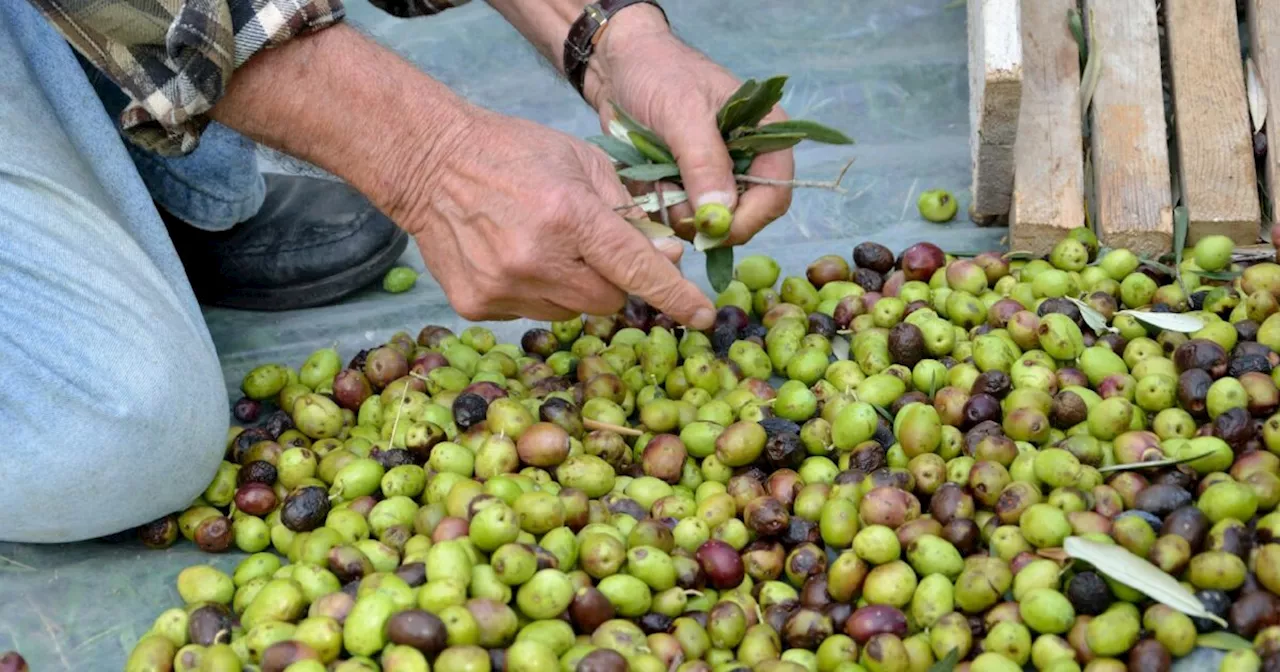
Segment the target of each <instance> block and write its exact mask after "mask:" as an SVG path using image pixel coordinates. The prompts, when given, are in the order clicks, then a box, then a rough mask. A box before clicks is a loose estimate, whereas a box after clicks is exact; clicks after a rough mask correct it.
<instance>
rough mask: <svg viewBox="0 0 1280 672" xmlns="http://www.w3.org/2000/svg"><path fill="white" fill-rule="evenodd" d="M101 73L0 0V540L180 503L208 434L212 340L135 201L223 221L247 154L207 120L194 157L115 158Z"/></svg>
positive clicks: (87, 526) (212, 441) (213, 411)
mask: <svg viewBox="0 0 1280 672" xmlns="http://www.w3.org/2000/svg"><path fill="white" fill-rule="evenodd" d="M106 84H107V83H106V82H105V81H101V82H99V87H98V90H97V91H95V87H94V85H93V83H92V82H91V81H90V78H89V76H87V75H86V72H85V70H84V69H82V67H81V65H80V64H79V63H78V62H77V58H76V56H75V54H74V53H73V51H72V50H71V48H70V47H69V46H68V45H67V44H66V42H64V41H63V40H62V38H61V37H60V36H59V34H58V33H57V32H56V31H55V30H54V28H53V27H52V26H51V25H50V24H48V23H47V22H46V21H45V20H44V18H43V17H42V16H40V15H39V13H38V12H37V11H36V10H35V9H34V8H33V7H32V6H31V5H30V4H29V3H28V2H27V0H0V428H3V432H4V435H3V438H2V439H0V512H3V513H0V541H16V542H36V543H43V542H70V541H80V540H85V539H90V538H94V537H99V536H103V535H107V534H111V533H114V532H117V531H122V530H126V529H128V528H130V527H133V526H136V525H139V524H141V523H144V522H146V521H148V520H151V519H154V518H156V517H159V516H161V515H164V514H166V513H169V512H172V511H175V510H180V509H182V508H183V507H185V506H187V505H188V504H189V503H190V502H191V500H192V499H193V498H195V497H196V496H198V495H199V494H200V493H201V492H202V491H203V489H204V487H205V486H206V485H207V483H208V480H209V478H210V477H211V475H212V474H213V473H214V470H215V469H216V468H217V465H218V463H219V461H220V460H221V457H222V454H223V449H224V446H225V440H226V432H227V427H228V422H229V409H228V399H227V396H226V392H225V389H226V388H225V386H224V383H223V378H222V372H221V368H220V366H219V363H218V356H217V352H216V351H215V348H214V344H213V342H212V340H211V339H210V337H209V332H208V329H207V327H206V325H205V323H204V320H203V317H202V315H201V312H200V308H199V306H198V304H197V302H196V299H195V296H194V294H193V292H192V290H191V286H190V284H189V283H188V281H187V278H186V275H185V274H184V271H183V267H182V264H181V262H180V261H179V259H178V257H177V254H176V253H175V251H174V248H173V244H172V242H171V241H170V239H169V236H168V234H167V232H166V229H165V226H164V224H163V223H162V221H161V219H160V216H159V214H158V212H157V210H156V207H155V205H154V203H153V198H154V199H156V200H158V201H160V202H162V203H164V204H165V205H166V207H167V208H170V209H172V210H173V212H174V214H177V215H179V216H180V217H184V218H187V219H190V220H192V221H193V222H194V223H195V224H196V225H198V226H201V227H202V228H210V229H217V228H226V227H227V226H229V225H230V224H231V223H234V222H235V221H237V220H238V219H242V218H243V216H244V215H246V214H252V212H253V211H254V210H255V209H256V208H257V207H258V205H257V203H260V202H261V184H260V180H261V177H260V176H258V174H257V168H256V165H254V166H253V167H252V169H250V170H245V169H244V166H243V164H241V165H237V164H236V161H237V160H239V161H242V162H243V161H245V160H250V161H251V160H253V158H254V156H253V153H252V148H251V147H247V146H246V145H245V144H244V142H243V141H241V140H239V139H238V137H237V136H235V135H234V134H232V133H230V132H227V131H226V130H225V129H218V128H216V127H215V129H214V131H213V132H212V133H211V135H210V136H208V137H207V138H206V141H205V145H204V146H203V147H202V148H201V149H200V150H199V151H198V152H197V155H196V156H193V157H188V158H184V159H179V160H174V161H167V162H159V161H155V160H154V157H148V156H144V155H141V154H140V153H139V152H136V151H135V152H132V155H131V152H130V148H129V147H127V146H126V145H127V143H126V142H125V141H124V140H123V139H122V138H121V136H120V135H119V132H118V130H117V128H118V127H117V123H116V119H115V118H114V117H113V113H109V112H108V107H110V106H112V105H113V103H112V100H111V99H110V96H109V95H105V96H100V95H99V93H100V92H107V93H110V90H111V87H110V86H109V85H106ZM104 85H105V86H104ZM117 96H118V92H117ZM118 100H119V99H118V98H117V102H116V103H115V104H116V105H118ZM117 109H118V108H117ZM219 138H220V140H219ZM246 175H248V176H251V178H252V176H257V177H256V179H257V180H258V182H256V184H257V186H256V189H257V191H255V186H254V185H255V181H254V179H248V180H245V179H244V177H245V176H246ZM237 179H239V180H240V182H237V181H236V180H237ZM255 199H257V203H255Z"/></svg>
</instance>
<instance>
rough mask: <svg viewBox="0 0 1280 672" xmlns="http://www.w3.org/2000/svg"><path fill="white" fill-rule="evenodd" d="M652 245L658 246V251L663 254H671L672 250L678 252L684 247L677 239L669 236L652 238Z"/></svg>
mask: <svg viewBox="0 0 1280 672" xmlns="http://www.w3.org/2000/svg"><path fill="white" fill-rule="evenodd" d="M653 246H654V247H656V248H658V251H659V252H661V253H663V254H672V253H674V252H679V251H680V250H681V249H682V248H683V247H684V246H683V245H681V244H680V241H679V240H677V239H675V238H670V237H668V238H654V239H653Z"/></svg>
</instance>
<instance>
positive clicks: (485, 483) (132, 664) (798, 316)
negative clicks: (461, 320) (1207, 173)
mask: <svg viewBox="0 0 1280 672" xmlns="http://www.w3.org/2000/svg"><path fill="white" fill-rule="evenodd" d="M1193 252H1194V254H1193V255H1191V256H1189V257H1188V259H1187V260H1186V261H1184V262H1183V263H1182V264H1181V267H1180V268H1179V269H1178V271H1179V272H1178V273H1177V275H1179V276H1180V278H1177V277H1174V276H1173V275H1171V270H1172V269H1170V268H1168V267H1166V266H1162V265H1160V264H1155V263H1151V262H1145V261H1142V260H1140V259H1139V258H1138V257H1137V256H1135V255H1134V254H1133V253H1131V252H1129V251H1127V250H1123V249H1118V250H1100V249H1099V246H1098V243H1097V240H1096V239H1095V238H1094V237H1093V236H1092V234H1091V233H1090V232H1089V231H1088V230H1087V229H1080V230H1077V231H1073V232H1072V233H1071V235H1070V236H1069V237H1067V238H1065V239H1064V240H1063V241H1061V242H1060V243H1059V244H1058V245H1057V246H1056V247H1055V248H1054V249H1053V251H1052V253H1051V254H1050V255H1048V257H1047V258H1045V259H1033V260H1011V259H1010V258H1009V256H1010V255H1001V254H998V253H984V254H981V255H978V256H976V257H974V258H972V259H956V258H953V257H951V256H949V255H946V254H944V253H943V251H942V250H940V249H939V248H937V247H936V246H934V245H932V244H929V243H921V244H918V245H915V246H913V247H911V248H909V249H907V250H906V251H905V252H904V253H903V254H901V255H900V256H897V257H896V258H895V256H894V255H893V254H892V253H891V252H890V251H889V250H888V249H887V248H885V247H882V246H880V245H876V244H873V243H864V244H861V245H859V246H857V248H855V249H854V251H853V256H852V261H853V263H852V264H850V263H849V262H848V261H847V260H846V259H845V258H844V257H841V256H836V255H831V256H824V257H822V258H819V259H817V260H816V261H814V262H813V263H812V264H810V265H809V266H808V267H807V269H805V273H804V274H803V275H795V276H790V277H786V278H783V279H782V280H781V283H779V276H780V275H781V269H780V268H779V266H778V264H777V263H776V262H774V261H773V260H772V259H770V258H768V257H765V256H752V257H747V258H744V259H742V260H741V261H740V263H739V264H738V266H737V268H736V269H735V280H734V281H733V283H732V284H731V285H730V286H729V287H728V288H727V289H726V290H725V291H724V292H723V293H722V294H721V295H720V296H719V297H718V299H717V305H718V307H719V314H718V319H717V322H716V325H715V327H714V328H713V329H711V330H709V331H708V332H706V333H703V332H696V331H687V330H684V329H681V328H677V327H676V326H675V325H674V324H673V323H672V322H671V321H670V320H669V319H668V318H666V317H665V316H663V315H661V314H655V313H654V312H653V311H652V310H651V309H650V308H649V307H648V306H646V305H645V304H644V303H643V302H639V301H631V302H629V303H628V304H627V306H626V307H625V308H624V309H623V310H622V312H620V313H619V314H617V315H614V316H608V317H586V318H584V319H582V320H573V321H567V322H561V323H554V324H551V325H549V326H550V328H549V329H542V328H537V329H532V330H530V331H528V332H527V333H526V334H525V335H524V337H523V338H522V339H521V343H520V345H519V346H518V347H517V346H515V345H513V344H500V343H497V342H495V338H494V335H493V334H492V332H490V331H489V330H487V329H484V328H481V327H478V326H472V327H469V328H467V329H465V330H463V331H461V333H458V334H454V333H453V332H451V331H450V330H448V329H445V328H442V327H434V326H429V327H426V328H425V329H422V330H421V332H420V333H419V334H418V335H417V337H416V338H414V337H413V336H411V335H410V334H409V333H407V332H401V333H397V334H396V335H394V336H393V337H392V338H391V339H390V340H389V341H388V342H387V343H385V344H383V345H381V346H380V347H377V348H375V349H372V350H369V351H365V352H360V353H358V354H357V355H356V356H355V357H354V358H353V359H352V360H350V361H349V362H347V363H346V365H345V366H343V364H342V361H341V359H340V357H339V354H338V353H337V352H336V351H335V350H333V349H324V350H320V351H318V352H316V353H314V354H313V355H312V356H311V357H310V358H309V359H307V361H306V362H305V363H304V364H303V365H302V366H301V367H300V368H299V369H297V370H294V369H292V368H290V367H287V366H284V365H280V364H267V365H263V366H261V367H258V368H257V369H254V370H253V371H251V372H250V373H249V374H248V375H247V376H246V377H245V379H244V381H243V385H242V388H243V392H244V395H245V396H244V398H243V399H241V400H240V401H239V402H238V403H236V404H235V409H234V413H235V416H236V419H237V421H238V425H240V426H237V427H235V428H234V429H233V430H232V431H231V434H230V436H229V437H228V444H227V455H226V460H225V461H224V462H223V464H222V465H221V467H220V469H219V470H218V472H217V474H216V475H215V476H214V478H213V481H212V483H211V484H210V485H209V488H208V490H207V491H206V492H205V493H204V495H203V496H202V497H201V498H200V499H199V500H197V501H196V502H194V503H193V504H192V505H191V507H190V508H188V509H187V510H186V511H183V512H181V513H180V514H175V515H172V516H167V517H165V518H162V519H160V520H157V521H154V522H152V523H150V524H148V525H146V526H143V527H142V528H141V529H140V530H139V533H140V535H141V538H142V540H143V542H144V543H146V544H147V545H149V546H152V547H155V548H164V547H167V546H169V545H171V544H173V543H175V541H176V540H177V538H178V537H179V536H181V537H184V538H186V539H188V540H190V541H192V542H194V543H195V544H197V545H198V546H199V547H200V548H202V549H205V550H207V551H210V552H222V551H226V550H228V549H231V548H232V547H234V548H235V549H238V550H240V551H243V552H245V553H247V554H248V555H247V557H245V558H244V559H243V560H242V561H241V562H240V564H239V565H238V566H237V567H236V568H235V570H234V572H233V573H231V574H230V575H228V574H226V573H223V572H220V571H218V570H217V569H215V568H213V567H210V566H205V565H200V566H195V567H190V568H188V569H186V570H184V571H183V572H182V573H181V574H180V575H179V577H178V591H179V594H180V595H181V596H182V599H183V601H184V602H185V605H184V606H182V607H176V608H173V609H170V610H168V611H166V612H164V613H163V614H161V615H160V616H159V618H158V619H157V620H156V621H155V624H154V626H153V627H152V629H151V630H150V631H149V632H148V634H147V635H146V636H144V637H143V638H142V639H141V640H140V641H139V643H138V644H137V647H136V649H135V650H134V651H133V653H132V656H131V658H130V660H129V662H128V666H127V668H126V669H127V671H129V672H133V671H135V670H136V671H141V670H168V669H173V670H178V671H186V672H192V671H197V670H198V671H200V672H224V671H236V670H249V669H254V670H262V671H263V672H281V671H287V672H320V671H324V670H330V671H333V672H356V671H371V670H372V671H377V670H382V671H384V672H417V671H426V670H428V669H437V670H443V671H448V672H454V671H457V672H490V671H492V672H498V671H506V672H524V671H530V672H533V671H537V672H546V671H554V670H563V671H564V672H623V671H626V670H630V672H730V671H735V672H736V671H738V670H761V671H770V672H781V671H788V672H789V671H793V670H794V671H795V672H805V671H808V672H908V671H910V672H924V671H925V670H927V669H929V668H930V666H931V665H933V664H934V663H935V662H937V661H941V660H944V659H948V658H949V657H950V658H951V659H953V660H956V661H957V664H956V666H955V669H962V670H971V671H972V672H993V671H1004V670H1020V669H1026V668H1029V667H1030V668H1034V669H1037V670H1047V671H1053V672H1067V671H1070V670H1088V671H1090V672H1095V671H1096V672H1104V671H1108V670H1124V669H1129V670H1143V671H1144V672H1159V671H1161V670H1167V669H1169V668H1170V666H1171V664H1172V661H1174V660H1175V659H1178V658H1180V657H1183V656H1186V655H1187V654H1188V653H1190V652H1191V651H1192V650H1193V648H1195V647H1196V646H1197V636H1198V635H1201V634H1204V633H1210V632H1213V631H1217V630H1221V629H1222V628H1221V627H1220V626H1219V625H1217V624H1216V623H1215V622H1214V621H1213V620H1210V619H1206V618H1200V617H1192V616H1188V615H1186V614H1184V613H1183V612H1181V611H1178V610H1176V609H1174V608H1172V607H1171V606H1166V605H1165V604H1161V603H1158V602H1155V601H1153V600H1151V599H1150V598H1149V597H1147V596H1145V595H1143V594H1142V593H1140V592H1138V591H1137V590H1135V589H1134V588H1132V587H1130V586H1127V585H1125V584H1123V583H1120V582H1119V581H1117V580H1115V579H1114V578H1112V577H1111V576H1108V575H1107V574H1105V573H1103V572H1102V571H1100V570H1098V568H1096V567H1093V566H1091V565H1089V564H1088V563H1087V562H1083V561H1081V560H1078V559H1071V558H1069V557H1067V556H1066V554H1065V553H1064V551H1063V549H1062V547H1063V545H1064V540H1066V539H1067V538H1068V537H1072V536H1078V537H1084V538H1087V539H1091V540H1095V541H1099V542H1104V543H1108V544H1115V545H1118V546H1120V547H1122V548H1124V549H1126V550H1127V551H1128V552H1130V553H1132V554H1134V555H1136V556H1140V557H1142V558H1145V559H1147V560H1149V561H1150V562H1151V563H1153V564H1154V565H1156V566H1157V567H1159V568H1160V569H1161V570H1163V571H1165V572H1167V573H1169V574H1170V575H1172V576H1173V577H1175V578H1176V579H1177V580H1179V581H1181V582H1183V583H1184V584H1185V585H1186V586H1187V587H1188V588H1189V589H1190V590H1192V591H1194V594H1195V595H1196V596H1197V597H1198V598H1199V600H1200V601H1201V602H1202V603H1203V605H1204V606H1205V608H1206V609H1207V610H1208V611H1209V612H1211V613H1212V614H1215V615H1217V616H1219V617H1220V618H1221V619H1223V620H1224V621H1226V622H1227V623H1228V624H1229V627H1228V628H1226V630H1227V632H1229V633H1231V634H1233V635H1235V636H1237V638H1236V641H1240V642H1243V644H1244V645H1243V647H1242V648H1239V649H1238V650H1234V651H1231V652H1230V653H1229V654H1228V655H1227V656H1226V658H1225V659H1224V661H1223V662H1222V665H1221V670H1223V671H1224V672H1245V671H1250V670H1280V596H1278V595H1280V513H1277V512H1275V509H1276V505H1277V503H1278V502H1280V414H1277V409H1278V407H1280V389H1278V388H1277V383H1276V381H1277V380H1278V379H1280V366H1278V365H1280V354H1278V351H1280V310H1278V309H1280V303H1278V301H1277V299H1278V298H1280V265H1277V264H1275V263H1269V262H1268V263H1260V264H1256V265H1252V266H1249V267H1248V268H1239V267H1238V265H1236V264H1233V263H1232V261H1231V252H1232V246H1231V243H1230V241H1229V240H1227V239H1225V238H1221V237H1210V238H1206V239H1204V240H1203V241H1201V242H1200V243H1198V244H1197V245H1196V247H1195V249H1194V251H1193ZM1161 316H1163V317H1165V318H1174V319H1173V320H1172V321H1170V320H1164V321H1160V320H1159V319H1158V318H1160V317H1161ZM1178 318H1181V319H1178ZM1188 321H1189V322H1190V323H1192V324H1193V325H1194V327H1193V328H1186V327H1185V325H1186V324H1187V323H1188ZM1153 323H1159V324H1163V325H1165V327H1166V328H1159V327H1156V326H1153ZM771 380H772V381H777V382H776V384H771V382H770V381H771ZM1191 458H1194V459H1191ZM1173 460H1183V461H1182V462H1179V463H1177V464H1171V463H1170V461H1173ZM1155 461H1163V462H1162V463H1161V464H1158V465H1154V466H1148V467H1140V468H1134V467H1124V468H1120V469H1113V468H1112V467H1114V466H1116V465H1128V464H1132V463H1138V462H1155ZM1219 634H1223V633H1219ZM1240 638H1243V639H1240ZM1250 644H1251V645H1252V646H1250Z"/></svg>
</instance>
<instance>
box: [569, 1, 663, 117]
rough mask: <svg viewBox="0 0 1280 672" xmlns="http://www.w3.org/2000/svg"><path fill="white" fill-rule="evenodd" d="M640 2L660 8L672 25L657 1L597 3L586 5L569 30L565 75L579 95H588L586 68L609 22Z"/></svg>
mask: <svg viewBox="0 0 1280 672" xmlns="http://www.w3.org/2000/svg"><path fill="white" fill-rule="evenodd" d="M641 3H644V4H647V5H653V6H654V7H657V8H658V11H659V12H662V18H663V19H664V20H666V21H667V23H668V24H670V20H669V19H667V12H666V10H664V9H662V6H661V5H659V4H658V3H657V2H655V0H598V1H597V2H593V3H591V4H589V5H587V6H586V7H585V8H584V9H583V10H582V16H580V17H578V20H577V21H574V22H573V25H572V26H570V27H569V36H568V37H567V38H565V41H564V73H565V77H567V78H568V79H569V83H570V84H572V85H573V88H574V89H575V90H576V91H577V92H578V95H580V96H583V97H585V96H586V94H585V93H584V92H583V90H582V87H583V83H584V82H585V81H586V77H587V65H588V64H589V63H590V61H591V55H592V54H593V53H594V52H595V48H596V45H597V44H599V43H600V38H601V37H603V36H604V29H605V27H607V26H608V25H609V20H610V19H611V18H613V16H614V15H615V14H617V13H618V12H620V11H622V10H624V9H626V8H627V7H630V6H631V5H637V4H641Z"/></svg>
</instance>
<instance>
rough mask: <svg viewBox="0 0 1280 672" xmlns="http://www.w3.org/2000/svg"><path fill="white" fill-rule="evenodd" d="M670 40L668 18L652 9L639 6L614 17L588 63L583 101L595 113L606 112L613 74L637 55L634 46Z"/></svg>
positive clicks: (624, 10)
mask: <svg viewBox="0 0 1280 672" xmlns="http://www.w3.org/2000/svg"><path fill="white" fill-rule="evenodd" d="M671 36H672V34H671V26H670V25H669V24H668V23H667V18H666V16H665V15H664V14H663V12H662V10H660V9H658V8H657V7H654V6H653V5H650V4H645V3H639V4H635V5H631V6H629V7H626V8H624V9H622V10H621V11H619V12H618V13H617V14H614V15H613V17H612V18H610V19H609V23H608V25H607V26H606V27H605V28H604V29H603V33H602V35H601V38H600V42H599V43H597V44H596V47H595V52H594V54H592V56H591V60H590V61H589V63H588V66H587V72H586V76H585V77H584V79H583V87H582V90H583V97H584V98H586V100H587V102H588V103H590V104H591V106H592V107H593V108H595V109H596V110H601V109H603V108H604V107H605V106H607V105H608V104H609V99H610V97H611V96H612V93H611V90H612V86H613V84H614V82H613V73H615V72H617V71H618V70H619V65H620V64H621V63H624V62H626V60H627V59H628V54H631V53H634V52H635V49H634V47H635V45H636V44H639V43H643V42H646V41H649V40H652V39H655V38H658V39H667V38H670V37H671Z"/></svg>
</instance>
